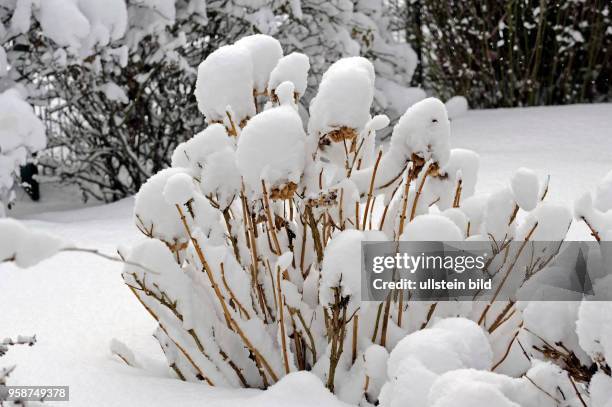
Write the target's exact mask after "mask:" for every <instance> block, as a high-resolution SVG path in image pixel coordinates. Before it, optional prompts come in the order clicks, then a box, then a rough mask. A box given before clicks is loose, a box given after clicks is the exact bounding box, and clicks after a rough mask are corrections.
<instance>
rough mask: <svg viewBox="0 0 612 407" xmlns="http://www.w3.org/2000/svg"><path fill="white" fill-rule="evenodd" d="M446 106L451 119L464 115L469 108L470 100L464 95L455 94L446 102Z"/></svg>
mask: <svg viewBox="0 0 612 407" xmlns="http://www.w3.org/2000/svg"><path fill="white" fill-rule="evenodd" d="M444 106H446V111H447V112H448V118H449V119H451V120H452V119H456V118H457V117H460V116H463V115H464V114H466V113H467V111H468V109H469V105H468V101H467V99H466V98H465V97H464V96H453V97H452V98H450V99H448V100H447V101H446V103H444Z"/></svg>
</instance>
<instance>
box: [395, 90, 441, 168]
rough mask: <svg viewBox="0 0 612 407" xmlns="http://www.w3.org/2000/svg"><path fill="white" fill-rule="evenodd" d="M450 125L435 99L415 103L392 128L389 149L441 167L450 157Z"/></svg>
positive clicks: (439, 102) (439, 103)
mask: <svg viewBox="0 0 612 407" xmlns="http://www.w3.org/2000/svg"><path fill="white" fill-rule="evenodd" d="M449 138H450V124H449V121H448V116H447V113H446V107H445V106H444V103H442V102H441V101H440V100H439V99H436V98H427V99H424V100H422V101H420V102H418V103H415V104H414V105H412V106H411V107H410V109H408V110H407V111H406V113H404V114H403V115H402V117H400V119H399V122H398V123H397V124H396V125H395V127H394V128H393V134H392V136H391V148H398V149H401V150H404V151H406V152H407V154H408V156H410V155H411V154H415V155H417V156H419V157H421V158H423V159H424V160H425V161H428V160H430V159H432V160H433V161H435V162H436V163H438V165H439V166H440V167H444V166H445V165H446V163H447V161H448V159H449V157H450V140H449Z"/></svg>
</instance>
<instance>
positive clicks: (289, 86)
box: [276, 82, 297, 110]
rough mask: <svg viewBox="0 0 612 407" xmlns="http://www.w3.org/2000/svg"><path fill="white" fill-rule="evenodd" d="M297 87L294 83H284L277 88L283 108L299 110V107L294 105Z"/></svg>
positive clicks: (277, 94) (279, 101)
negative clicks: (288, 107) (290, 107)
mask: <svg viewBox="0 0 612 407" xmlns="http://www.w3.org/2000/svg"><path fill="white" fill-rule="evenodd" d="M294 91H295V86H293V83H292V82H283V83H281V84H280V85H278V87H277V88H276V96H277V97H278V103H279V104H280V105H281V106H293V107H294V108H295V109H296V110H297V105H296V104H295V103H294V97H293V94H294Z"/></svg>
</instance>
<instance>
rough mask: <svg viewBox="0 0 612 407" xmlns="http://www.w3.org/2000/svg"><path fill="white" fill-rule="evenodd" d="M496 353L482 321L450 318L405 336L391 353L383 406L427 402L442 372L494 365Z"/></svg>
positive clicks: (420, 404)
mask: <svg viewBox="0 0 612 407" xmlns="http://www.w3.org/2000/svg"><path fill="white" fill-rule="evenodd" d="M492 358H493V353H492V351H491V346H490V344H489V340H488V338H487V336H486V334H485V332H484V331H483V330H482V328H481V327H480V326H478V324H476V323H475V322H473V321H471V320H468V319H464V318H447V319H442V320H440V321H438V322H437V323H436V324H434V326H433V327H432V328H429V329H423V330H420V331H416V332H414V333H412V334H410V335H408V336H406V337H405V338H404V339H402V340H401V341H400V342H399V343H398V344H397V345H396V346H395V348H394V349H393V350H392V351H391V355H390V356H389V363H388V366H387V374H388V376H389V378H390V381H389V382H387V383H386V384H385V385H384V386H383V388H382V391H381V395H380V401H381V406H384V407H391V406H400V405H418V406H426V405H428V404H427V400H428V395H429V394H430V392H429V390H430V387H431V386H432V385H433V383H434V382H435V381H436V379H437V378H438V376H439V375H442V374H444V373H446V372H449V371H453V370H457V369H490V367H491V364H492Z"/></svg>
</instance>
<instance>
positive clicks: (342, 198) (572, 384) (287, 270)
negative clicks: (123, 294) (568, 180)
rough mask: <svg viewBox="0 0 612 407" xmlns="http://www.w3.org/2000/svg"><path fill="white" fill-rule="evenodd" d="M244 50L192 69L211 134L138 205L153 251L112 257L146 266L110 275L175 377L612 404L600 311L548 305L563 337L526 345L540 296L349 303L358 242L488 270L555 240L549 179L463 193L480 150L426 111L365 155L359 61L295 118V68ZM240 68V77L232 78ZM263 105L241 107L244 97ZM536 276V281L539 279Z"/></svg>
mask: <svg viewBox="0 0 612 407" xmlns="http://www.w3.org/2000/svg"><path fill="white" fill-rule="evenodd" d="M244 47H245V44H244V43H237V44H234V45H228V46H226V47H224V48H222V49H220V50H219V51H217V52H216V53H213V54H212V55H211V57H209V58H208V59H206V60H205V61H204V62H202V65H201V66H200V75H199V77H198V86H197V91H196V97H197V98H198V103H199V106H200V109H201V111H202V113H204V114H205V115H206V120H207V121H208V122H209V123H210V125H209V126H208V127H207V128H206V129H204V131H202V132H201V133H199V134H197V135H196V136H194V138H193V139H191V140H189V141H187V142H185V143H183V144H181V145H179V146H178V148H177V149H176V151H175V153H174V155H173V160H172V162H173V166H172V168H169V169H165V170H162V171H160V172H159V173H157V174H156V175H154V176H153V177H151V178H150V179H149V180H148V181H147V183H146V184H145V185H144V186H143V187H142V189H141V190H140V192H139V193H138V195H137V198H136V206H135V215H134V219H135V222H136V225H137V226H138V228H139V229H140V230H141V231H142V232H143V233H144V234H145V235H146V236H148V237H150V238H151V239H148V240H145V241H143V242H141V243H139V244H137V245H136V246H135V247H134V248H133V249H132V251H131V252H130V253H126V254H125V256H126V259H128V260H129V261H131V262H134V263H137V264H143V265H144V266H145V267H146V268H142V267H133V266H130V265H128V266H126V267H125V269H124V272H123V277H124V280H125V282H126V284H127V285H128V286H129V287H130V289H131V290H132V291H133V293H134V294H135V295H136V296H137V298H138V299H139V300H140V302H141V303H142V305H143V306H144V307H145V308H146V310H147V311H148V312H149V313H150V314H151V315H152V316H153V317H154V318H155V319H156V320H157V321H158V322H159V325H158V328H157V330H156V332H155V337H156V338H157V339H158V341H159V343H160V345H161V347H162V349H163V351H164V353H165V355H166V357H167V360H168V364H169V366H170V367H171V368H172V369H173V370H174V371H175V372H176V375H177V376H178V377H180V378H181V379H183V380H188V381H204V382H206V383H208V384H210V385H215V386H231V387H235V386H242V387H258V388H266V387H268V386H270V385H272V384H274V383H275V382H277V381H279V380H280V379H281V378H282V377H283V376H285V375H287V374H289V373H291V372H295V371H299V370H308V371H312V372H313V373H314V374H315V375H317V376H318V377H319V378H321V380H322V381H323V382H324V383H326V385H327V387H328V388H329V389H330V390H332V391H334V392H335V393H336V394H337V395H338V396H339V397H340V398H341V399H342V400H345V401H348V402H351V403H356V404H361V405H371V404H376V403H377V402H379V403H380V404H381V405H384V406H400V405H402V406H403V405H408V404H410V402H412V403H416V404H410V405H419V406H421V405H427V406H429V405H431V406H447V405H453V406H456V405H461V406H462V405H466V406H468V405H469V406H473V405H488V404H487V403H492V402H493V401H492V400H496V403H497V402H498V403H497V404H499V405H504V406H505V405H508V406H516V405H534V406H535V405H538V403H541V404H545V405H556V404H554V403H553V401H555V402H556V401H557V400H558V401H559V402H560V403H565V404H564V405H580V404H577V403H582V402H583V400H588V399H589V392H588V390H587V389H588V386H589V383H590V382H591V381H592V382H593V383H594V384H593V385H592V386H596V387H597V392H595V391H594V390H592V395H593V400H595V398H596V397H595V394H597V398H598V400H603V399H605V395H608V397H609V396H610V394H611V393H610V386H609V381H610V380H612V379H610V377H609V375H610V369H609V367H608V365H607V362H606V356H607V355H608V353H609V352H610V350H609V349H608V346H609V345H608V342H607V341H611V340H612V336H611V335H612V332H611V331H610V330H609V329H607V328H604V327H603V326H604V323H605V318H607V315H609V314H610V313H606V312H591V311H589V310H588V308H589V307H590V305H589V304H591V303H584V304H583V305H582V306H579V304H577V303H564V304H565V307H566V308H567V304H577V305H575V307H574V308H575V309H573V310H572V309H561V310H560V313H559V315H565V317H566V318H565V320H564V321H565V322H563V323H567V324H569V325H568V327H567V331H563V332H566V333H567V335H566V336H563V335H561V336H558V337H555V338H553V337H552V336H554V335H555V333H556V332H557V330H555V329H552V328H551V329H549V330H546V329H543V330H540V331H538V333H536V330H537V326H536V324H535V320H534V317H533V316H532V315H537V314H538V312H544V309H542V311H538V307H543V306H544V307H545V305H542V304H547V303H544V302H542V303H514V302H502V301H497V302H491V303H478V302H474V303H426V302H411V301H409V300H408V299H405V298H403V297H402V296H401V295H399V296H389V297H388V298H387V299H386V301H384V302H382V303H375V302H368V303H365V302H364V303H362V302H361V301H360V300H361V297H360V289H361V285H360V280H359V279H360V271H359V267H360V261H359V258H360V255H359V253H360V243H361V242H362V241H364V240H379V241H380V240H389V241H394V240H395V241H398V240H480V241H490V242H491V244H492V246H494V247H496V251H495V252H494V254H495V255H496V257H495V259H494V260H495V261H492V262H491V266H490V267H495V268H496V269H495V270H492V271H496V272H501V273H502V274H500V275H503V274H504V273H505V272H509V270H510V269H511V267H512V266H511V263H512V262H511V261H501V259H502V258H503V259H508V258H510V259H511V258H512V256H515V257H518V256H519V255H520V252H518V253H517V252H512V251H510V252H508V251H507V250H505V249H504V248H505V247H507V244H508V242H510V241H513V240H518V241H525V240H543V241H561V240H563V239H564V238H565V234H566V232H567V229H568V227H569V225H570V223H571V221H572V216H571V212H570V210H569V209H568V208H567V207H565V206H563V205H559V204H555V203H550V202H548V201H546V200H545V198H546V195H547V190H548V184H547V183H546V182H545V183H542V182H541V181H540V180H539V179H538V177H537V176H536V175H535V174H534V173H533V172H532V171H530V170H528V169H519V170H518V171H517V172H516V173H515V175H514V176H513V177H512V179H511V180H509V181H508V184H507V186H506V187H503V188H501V189H500V190H498V191H494V192H493V193H491V194H489V195H483V196H481V195H474V191H475V184H476V176H477V172H478V156H477V155H476V154H475V153H473V152H471V151H467V150H462V149H452V148H451V146H450V145H451V138H450V127H449V121H448V116H447V111H446V108H445V106H444V104H443V103H442V102H440V101H439V100H437V99H433V98H429V99H425V100H423V101H421V102H419V103H417V104H415V105H414V106H412V107H410V108H409V109H408V110H407V111H406V112H405V113H404V115H403V116H402V117H401V118H400V120H399V122H398V123H397V125H396V126H395V127H394V128H393V133H392V137H391V141H390V143H389V145H388V146H387V147H386V148H385V149H381V148H380V147H378V146H376V144H375V135H376V132H377V131H379V130H382V129H383V128H385V127H386V126H388V124H389V119H388V118H387V117H386V116H384V115H382V116H374V117H372V116H371V114H370V107H371V103H372V100H373V95H374V85H375V74H374V67H373V66H372V65H371V63H370V62H369V61H368V60H366V59H364V58H359V57H352V58H345V59H341V60H339V61H338V62H336V63H335V64H333V65H332V66H331V67H330V68H329V69H328V70H327V72H326V73H325V74H324V75H323V79H322V81H321V84H320V86H319V89H318V91H317V94H316V96H315V97H314V99H313V100H312V103H311V104H310V115H309V120H308V122H307V123H305V122H304V120H303V118H302V117H301V116H300V115H299V114H298V111H297V102H298V101H299V98H300V96H301V95H302V94H303V84H304V83H306V78H305V76H306V74H307V72H306V69H305V67H307V66H308V64H307V63H306V61H304V57H302V56H299V57H298V56H292V57H291V60H290V61H288V60H287V59H285V58H280V59H278V58H277V57H278V52H277V51H274V52H271V51H272V50H273V49H275V50H276V49H277V47H276V45H274V42H273V40H272V39H271V38H269V37H264V36H258V37H254V38H252V39H250V40H249V42H248V47H247V48H249V47H251V49H252V50H259V51H261V54H258V53H257V51H255V52H247V53H245V52H244ZM268 49H269V50H268ZM264 50H268V51H264ZM271 55H274V59H275V60H276V61H278V62H277V65H276V67H275V66H273V64H271V63H269V62H270V59H271V58H272V56H271ZM264 56H265V61H260V60H258V58H264ZM248 58H252V65H250V68H252V69H250V68H249V66H240V67H239V68H238V67H235V66H233V63H234V62H236V61H237V60H240V61H242V62H243V63H246V62H245V61H247V60H248ZM291 61H293V62H291ZM242 62H241V63H242ZM263 62H265V64H264V63H263ZM247 65H248V64H247ZM237 69H239V70H240V72H237ZM281 74H282V78H283V79H284V81H283V82H280V79H279V78H280V77H281ZM262 78H270V79H269V81H268V82H266V81H265V80H264V81H263V82H262ZM279 82H280V83H279ZM264 89H265V92H264V91H263V90H264ZM262 92H263V93H265V94H266V95H267V97H268V101H267V103H266V105H265V107H264V109H263V110H262V111H257V109H256V107H255V106H254V100H253V98H251V97H248V96H249V95H252V94H255V93H257V94H261V93H262ZM304 129H307V130H306V131H305V130H304ZM607 181H609V180H607ZM607 181H604V183H603V184H602V187H601V188H600V189H598V191H597V195H596V197H595V198H594V199H591V198H589V197H587V198H584V199H582V200H581V204H580V205H578V208H580V211H579V212H578V213H577V216H578V217H579V218H584V219H585V220H586V221H587V222H589V224H590V225H591V226H592V228H593V229H594V234H595V233H596V232H597V236H603V235H604V234H605V233H608V232H604V229H601V228H608V229H612V228H611V227H610V223H609V222H608V219H607V218H608V217H609V216H608V215H609V214H610V213H612V212H610V205H612V203H611V202H610V194H609V191H608V189H609V184H610V183H609V182H607ZM604 211H607V212H606V213H604ZM605 230H607V229H605ZM610 233H612V232H610ZM606 236H608V235H606ZM608 237H609V238H610V237H612V235H610V236H608ZM606 259H608V258H606ZM535 264H540V265H539V266H538V267H536V269H535V270H534V272H533V274H535V273H536V272H539V271H542V270H544V269H546V267H547V265H546V264H545V262H536V263H535ZM147 270H148V271H147ZM150 271H155V273H154V274H152V273H151V272H150ZM602 284H604V283H603V282H602ZM562 308H563V307H562ZM570 308H571V307H570ZM578 308H580V309H578ZM540 309H541V308H540ZM534 311H535V313H534ZM568 315H569V317H568ZM447 317H453V318H454V319H444V318H447ZM598 318H599V319H598ZM439 320H441V321H439ZM576 320H578V322H576ZM559 323H561V322H559ZM571 324H577V326H578V331H577V334H576V329H575V326H571ZM519 334H520V335H519ZM572 335H573V336H572ZM576 335H578V337H577V338H576ZM521 338H522V339H521ZM564 338H565V339H564ZM527 343H528V344H529V345H530V346H532V347H530V348H528V349H524V348H523V345H524V344H527ZM389 352H390V356H389ZM387 360H388V363H387ZM491 371H495V372H496V373H492V372H491ZM501 373H506V374H509V375H512V376H514V377H516V378H513V377H510V376H504V375H502V374H501ZM591 379H592V380H591ZM381 389H383V391H382V392H381ZM409 389H413V390H409ZM417 400H421V401H420V402H417ZM419 403H420V404H419ZM551 403H552V404H551ZM497 404H496V405H497ZM593 405H594V406H597V405H601V406H603V405H604V404H593Z"/></svg>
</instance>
